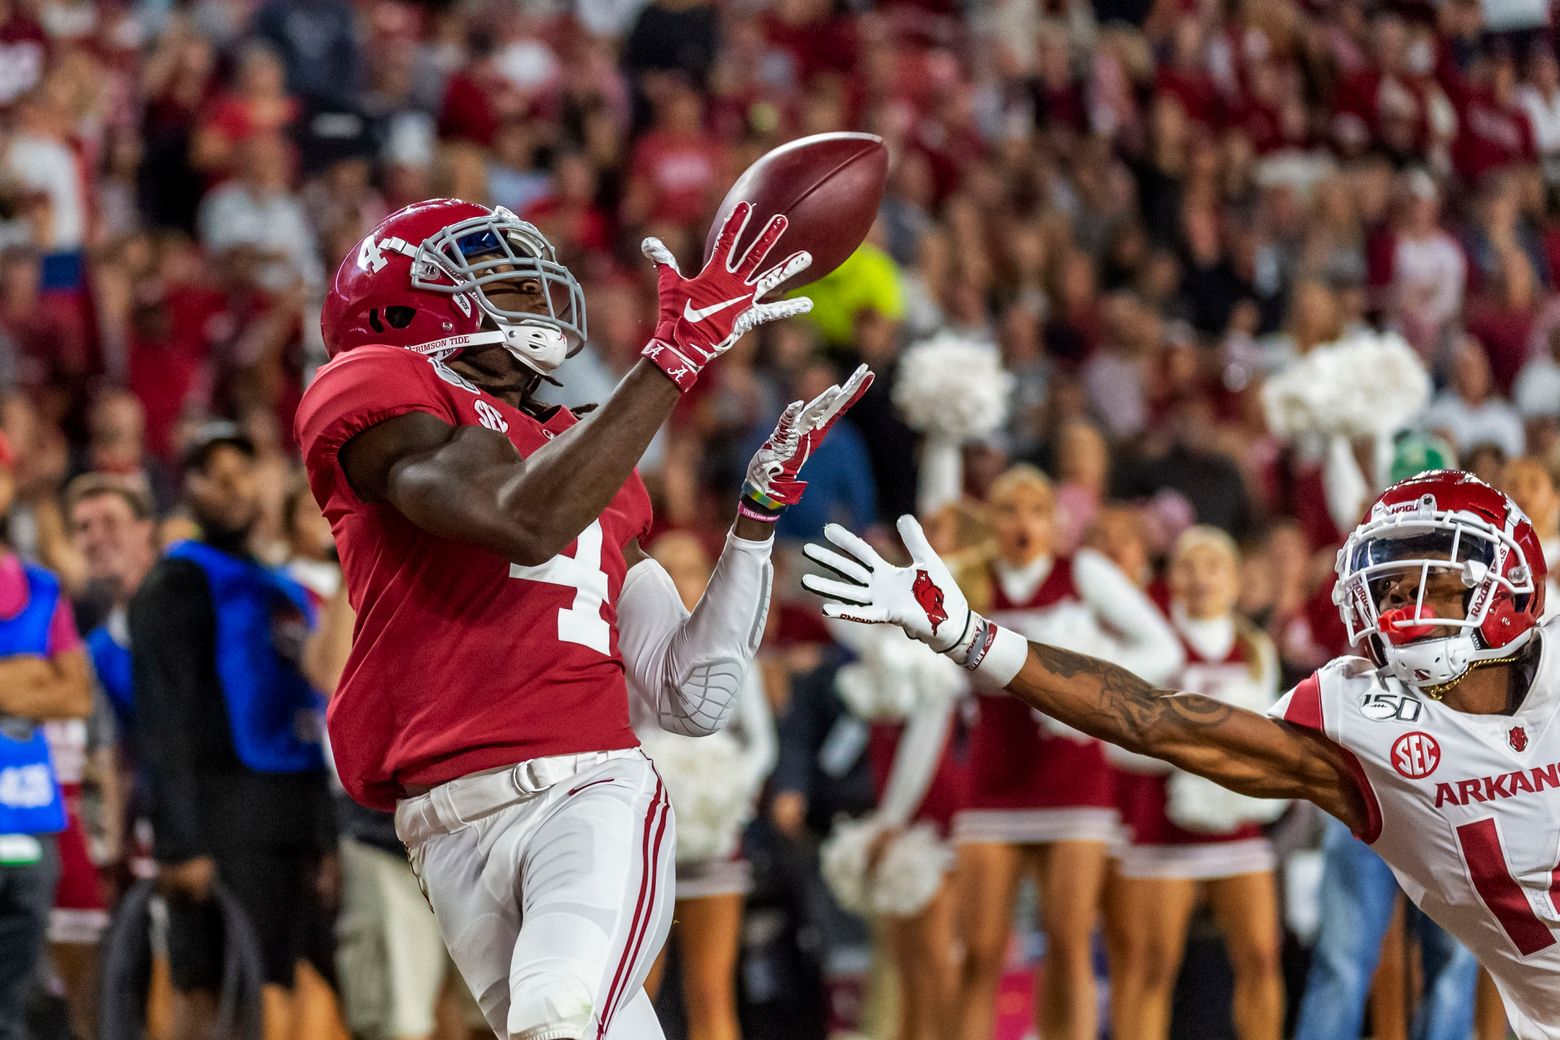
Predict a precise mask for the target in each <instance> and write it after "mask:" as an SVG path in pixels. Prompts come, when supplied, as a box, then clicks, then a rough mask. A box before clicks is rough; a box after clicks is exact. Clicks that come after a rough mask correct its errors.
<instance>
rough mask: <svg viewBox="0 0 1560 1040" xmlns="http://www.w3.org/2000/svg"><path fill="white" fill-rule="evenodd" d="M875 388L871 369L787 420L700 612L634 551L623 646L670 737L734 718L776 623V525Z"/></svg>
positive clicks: (753, 470) (752, 471) (622, 600)
mask: <svg viewBox="0 0 1560 1040" xmlns="http://www.w3.org/2000/svg"><path fill="white" fill-rule="evenodd" d="M871 384H872V373H871V372H869V371H867V367H866V366H865V365H862V366H861V367H859V368H857V369H856V371H855V372H854V373H852V374H851V377H850V378H849V379H847V380H846V381H845V382H844V383H843V384H842V385H839V386H831V387H829V389H827V390H825V391H824V392H823V393H821V394H819V395H818V396H817V397H815V398H814V399H813V400H811V401H808V402H806V403H805V404H804V403H803V402H801V401H797V402H795V403H794V404H792V405H790V406H789V407H788V408H786V410H785V412H784V413H782V415H781V416H780V421H779V423H778V424H777V425H776V426H775V431H774V433H773V434H771V435H770V437H769V439H768V440H766V441H765V442H764V444H763V446H762V447H761V448H759V450H758V453H757V454H756V455H754V456H753V461H752V462H751V463H750V464H749V466H748V474H747V481H746V482H745V483H744V484H743V488H742V498H741V501H740V503H739V504H738V507H737V522H736V525H735V526H734V527H733V529H732V531H731V533H730V534H729V535H728V536H727V538H726V546H725V548H724V549H723V550H722V552H721V554H720V559H719V560H718V561H716V564H715V571H714V573H713V574H712V575H710V580H709V583H708V584H707V585H706V586H705V589H704V595H702V596H701V597H699V602H698V604H697V605H695V606H694V608H693V610H692V611H691V612H690V611H688V610H686V609H685V608H684V607H683V602H682V598H681V596H680V595H679V594H678V591H677V586H676V585H675V584H674V583H673V582H672V579H671V576H670V575H669V574H667V573H666V571H665V570H664V569H663V568H662V567H661V565H660V564H659V563H657V562H656V561H655V560H652V559H651V558H650V557H648V556H647V555H645V553H644V552H643V551H642V550H641V549H640V548H639V546H638V544H637V543H630V544H629V545H628V546H626V547H625V549H624V556H625V558H626V559H627V561H628V565H629V571H628V575H627V576H626V577H625V578H624V579H623V589H622V591H621V592H620V593H619V594H618V604H617V612H618V648H619V650H620V651H621V652H622V655H623V660H624V664H625V666H626V667H627V669H628V673H629V678H630V683H631V686H632V687H633V688H634V690H635V692H636V693H637V694H638V695H639V696H640V697H641V698H642V699H643V701H644V703H645V706H646V707H647V708H648V709H649V711H648V713H649V714H652V715H653V716H654V717H655V720H656V724H657V725H659V726H660V727H661V728H662V729H664V730H667V731H669V732H672V733H682V734H684V735H686V736H691V737H698V736H706V735H708V734H710V733H714V732H716V731H717V730H720V729H722V728H724V727H725V725H726V723H727V722H728V721H729V720H730V718H731V715H732V712H733V711H734V710H735V708H736V704H737V696H738V693H739V691H740V690H741V689H742V684H743V680H744V677H745V676H746V675H747V671H748V667H749V665H751V664H752V661H753V655H754V654H756V653H757V652H758V644H759V641H760V640H761V639H762V638H763V634H764V621H765V619H766V618H767V617H768V615H769V594H770V589H771V586H773V584H774V567H773V565H772V564H771V563H770V561H769V553H770V548H771V545H772V543H773V538H772V537H771V536H772V535H773V533H774V521H775V520H777V519H778V518H779V516H780V514H781V513H782V512H784V510H785V508H786V506H788V505H792V504H794V503H795V502H796V501H797V500H798V499H800V498H801V495H802V491H803V489H804V488H805V487H806V486H807V485H806V483H805V482H804V481H802V480H801V479H800V475H799V474H800V472H801V468H802V464H803V463H805V462H806V461H807V458H808V456H810V455H811V454H812V451H813V449H815V448H816V447H817V446H818V445H819V444H820V443H822V442H823V439H824V437H826V436H827V435H828V432H829V430H830V428H831V427H833V425H834V423H835V422H837V421H838V420H839V417H840V416H842V415H844V414H845V411H846V409H848V408H849V407H850V406H851V405H852V404H854V403H855V402H856V401H857V400H859V399H860V398H861V395H862V394H863V393H865V392H866V389H867V387H868V386H870V385H871Z"/></svg>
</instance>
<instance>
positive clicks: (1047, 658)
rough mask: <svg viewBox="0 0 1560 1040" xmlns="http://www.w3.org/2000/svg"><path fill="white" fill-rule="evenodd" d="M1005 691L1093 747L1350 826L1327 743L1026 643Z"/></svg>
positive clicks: (1354, 817)
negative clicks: (1310, 805) (1290, 802)
mask: <svg viewBox="0 0 1560 1040" xmlns="http://www.w3.org/2000/svg"><path fill="white" fill-rule="evenodd" d="M1008 692H1009V693H1012V694H1013V695H1014V696H1016V697H1018V698H1019V699H1020V700H1023V701H1025V702H1026V703H1028V704H1030V705H1032V706H1034V707H1035V708H1037V709H1039V710H1040V711H1043V712H1045V713H1046V714H1047V715H1050V716H1052V717H1053V718H1056V719H1059V720H1061V721H1062V722H1065V723H1067V724H1068V725H1069V726H1072V727H1074V728H1075V729H1080V730H1082V731H1083V732H1085V733H1087V734H1089V735H1090V736H1093V737H1098V738H1100V739H1101V740H1107V741H1110V742H1111V743H1113V744H1117V745H1119V746H1121V747H1124V748H1126V749H1127V750H1129V751H1134V752H1137V753H1138V754H1141V755H1149V756H1152V757H1154V758H1160V759H1164V760H1165V761H1167V762H1170V763H1172V764H1174V765H1176V766H1179V767H1180V768H1182V769H1185V770H1187V771H1188V772H1192V773H1196V774H1197V775H1199V776H1204V777H1207V778H1208V779H1210V780H1213V781H1215V782H1216V783H1220V784H1223V785H1224V786H1225V787H1228V788H1231V789H1232V790H1236V791H1239V792H1241V793H1243V794H1248V795H1252V796H1254V797H1258V798H1307V799H1309V800H1311V801H1314V802H1316V803H1317V804H1318V805H1320V806H1321V807H1322V808H1324V809H1326V810H1327V811H1328V812H1331V813H1333V814H1334V815H1335V816H1338V817H1339V818H1340V819H1342V820H1344V822H1346V823H1349V824H1350V826H1354V823H1355V822H1356V821H1358V820H1359V819H1360V818H1361V817H1360V813H1361V812H1362V811H1363V810H1362V809H1361V807H1360V803H1359V801H1358V797H1357V795H1356V794H1354V793H1353V787H1352V784H1351V783H1350V782H1349V781H1348V780H1347V779H1346V771H1345V768H1346V767H1345V766H1344V764H1343V763H1342V762H1341V761H1340V759H1339V758H1338V757H1337V752H1336V750H1335V749H1333V748H1332V747H1331V746H1330V745H1329V744H1328V742H1327V741H1325V740H1323V739H1320V738H1315V737H1312V736H1311V735H1308V734H1306V733H1304V732H1303V731H1300V730H1295V729H1292V728H1291V727H1289V726H1287V725H1286V724H1284V723H1282V722H1277V721H1274V720H1273V719H1269V718H1267V717H1266V716H1263V715H1260V714H1258V713H1256V712H1251V711H1246V710H1244V709H1241V708H1237V707H1235V706H1234V705H1230V704H1226V703H1224V702H1223V701H1220V700H1217V699H1215V698H1213V697H1205V696H1203V695H1201V694H1195V693H1179V692H1176V691H1175V690H1167V689H1164V688H1162V687H1158V686H1155V685H1154V684H1152V683H1148V682H1144V681H1143V680H1142V679H1139V678H1138V677H1137V676H1135V675H1133V674H1132V673H1131V672H1129V671H1127V670H1126V669H1124V668H1118V667H1117V666H1116V665H1113V664H1110V663H1108V662H1106V661H1101V660H1097V659H1096V658H1093V657H1088V656H1086V655H1084V654H1078V653H1073V652H1072V651H1070V650H1062V649H1059V648H1057V647H1054V646H1045V645H1042V644H1039V643H1031V644H1029V659H1028V661H1027V662H1026V663H1025V665H1024V667H1023V669H1022V670H1021V671H1020V672H1019V673H1018V675H1017V676H1016V677H1015V678H1014V680H1013V681H1012V682H1011V683H1009V684H1008Z"/></svg>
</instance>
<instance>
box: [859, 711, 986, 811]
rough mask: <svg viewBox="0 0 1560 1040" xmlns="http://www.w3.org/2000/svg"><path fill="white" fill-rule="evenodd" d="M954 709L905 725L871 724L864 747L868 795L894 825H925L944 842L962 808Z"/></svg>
mask: <svg viewBox="0 0 1560 1040" xmlns="http://www.w3.org/2000/svg"><path fill="white" fill-rule="evenodd" d="M961 728H962V727H961V725H960V720H959V715H958V705H957V704H942V705H938V706H936V707H931V708H925V709H922V710H921V711H920V712H917V713H916V714H915V715H913V716H911V717H910V718H909V719H907V720H906V721H905V722H902V723H901V722H875V723H873V724H872V731H871V736H870V738H869V741H868V744H867V759H868V763H869V764H870V765H871V767H872V793H873V795H874V798H875V800H876V802H877V806H878V812H879V813H882V814H883V815H884V816H885V817H886V818H887V819H888V820H889V821H890V822H891V823H892V824H894V825H895V826H900V827H904V826H911V825H914V824H917V823H928V824H931V826H932V827H933V828H934V829H935V830H936V831H937V836H938V837H939V838H941V839H943V840H947V838H948V835H949V834H950V833H951V832H952V830H953V818H954V816H955V815H956V814H957V813H958V811H959V810H960V809H961V808H963V806H964V792H965V782H966V779H967V778H966V774H965V768H964V765H965V764H964V762H963V760H962V758H961V756H960V754H959V744H960V740H959V734H960V729H961Z"/></svg>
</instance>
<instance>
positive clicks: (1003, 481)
mask: <svg viewBox="0 0 1560 1040" xmlns="http://www.w3.org/2000/svg"><path fill="white" fill-rule="evenodd" d="M1054 507H1055V499H1054V496H1053V494H1052V491H1051V484H1050V481H1048V480H1047V479H1046V477H1045V476H1044V475H1043V474H1042V473H1041V472H1040V471H1039V470H1037V469H1035V468H1034V467H1032V466H1015V467H1013V468H1012V469H1010V470H1008V471H1007V472H1005V473H1004V474H1002V475H1001V476H1000V477H999V478H998V479H997V480H996V481H995V482H994V483H993V485H992V489H991V495H990V510H991V522H992V527H993V533H994V536H995V537H994V542H995V548H994V553H993V555H992V557H991V558H989V559H988V560H986V561H985V562H984V563H983V564H982V565H981V566H979V567H978V568H975V569H974V570H973V571H966V572H965V573H964V574H963V575H961V576H960V579H961V580H960V584H961V587H963V588H964V590H965V594H966V596H968V597H969V598H970V602H971V604H972V605H974V604H979V606H976V607H975V609H977V610H980V611H982V612H983V613H986V614H987V616H988V617H995V618H1000V619H1001V621H1000V623H1001V624H1003V625H1006V626H1008V627H1010V628H1013V629H1015V630H1017V631H1019V632H1022V633H1023V634H1024V635H1026V636H1027V637H1029V638H1031V639H1040V640H1043V641H1046V642H1051V643H1060V644H1062V645H1069V646H1071V648H1073V649H1077V650H1081V651H1084V652H1088V653H1092V654H1095V655H1097V656H1104V657H1106V658H1108V659H1111V660H1114V661H1116V662H1117V663H1119V664H1121V665H1123V666H1124V667H1127V668H1130V669H1131V670H1132V671H1134V672H1136V673H1137V674H1138V675H1141V676H1143V677H1144V678H1145V679H1147V680H1148V681H1150V682H1166V681H1168V680H1169V679H1170V678H1171V677H1172V676H1173V675H1174V674H1175V673H1176V672H1177V671H1178V670H1179V669H1180V667H1181V664H1182V651H1181V646H1180V642H1179V640H1178V639H1177V638H1176V637H1175V634H1174V633H1173V632H1172V631H1171V630H1170V628H1169V626H1168V625H1167V624H1166V623H1165V621H1164V619H1163V617H1162V616H1161V615H1160V613H1159V611H1158V610H1156V609H1155V608H1154V606H1153V604H1152V603H1150V602H1149V600H1148V599H1147V597H1145V596H1144V594H1143V593H1142V592H1141V591H1140V590H1139V589H1138V588H1137V587H1136V586H1135V585H1134V584H1133V583H1132V581H1131V580H1129V579H1128V578H1127V577H1126V576H1125V575H1124V574H1122V572H1121V571H1120V570H1119V569H1118V568H1117V567H1116V566H1115V565H1114V564H1112V563H1111V562H1110V561H1109V560H1108V559H1106V558H1105V557H1104V556H1102V555H1101V554H1100V553H1098V552H1096V551H1093V550H1090V549H1082V550H1079V551H1078V552H1077V553H1076V554H1075V555H1073V556H1071V557H1068V556H1057V555H1055V554H1054V551H1053V544H1054V535H1053V530H1054V528H1053V524H1054V511H1055V510H1054ZM1107 631H1108V632H1111V633H1118V634H1119V635H1117V636H1116V637H1115V638H1109V639H1107V638H1105V637H1104V636H1103V633H1104V632H1107ZM976 701H977V704H978V711H977V715H976V721H975V723H974V726H973V728H972V731H971V735H970V750H969V767H968V770H969V780H968V786H967V790H966V798H965V806H964V808H963V809H961V810H960V811H959V813H958V814H957V815H956V816H955V819H954V840H955V842H956V843H957V846H958V860H957V866H956V875H957V878H958V888H959V893H958V899H957V907H956V911H957V917H958V921H959V923H960V926H961V928H962V930H963V933H964V934H963V940H964V950H965V957H966V962H965V964H964V966H963V971H962V973H961V979H960V987H959V993H958V996H957V998H956V1001H955V1014H954V1022H955V1031H954V1032H952V1033H951V1034H950V1035H953V1036H955V1037H958V1038H959V1040H989V1038H990V1037H991V1035H992V1028H993V1020H994V1017H995V1009H994V1004H995V1000H996V994H997V987H998V984H999V982H1000V980H1001V975H1002V969H1003V962H1004V959H1005V957H1006V953H1007V945H1008V935H1009V932H1010V931H1011V926H1012V917H1013V907H1014V903H1015V901H1016V899H1017V895H1018V887H1019V882H1020V881H1021V880H1022V878H1023V877H1024V876H1026V875H1029V876H1032V877H1034V879H1035V881H1036V884H1037V885H1038V888H1039V893H1040V904H1041V914H1042V921H1041V925H1042V927H1043V929H1044V931H1045V934H1046V939H1047V950H1048V953H1047V956H1046V968H1045V977H1044V990H1043V993H1042V994H1041V997H1040V1003H1039V1014H1038V1016H1037V1017H1038V1025H1039V1034H1040V1036H1041V1037H1042V1038H1044V1040H1093V1038H1094V1037H1095V1036H1096V1035H1097V1034H1098V1023H1097V1018H1098V1013H1097V1011H1096V998H1095V983H1094V970H1093V958H1092V953H1091V936H1092V933H1093V931H1094V927H1095V923H1096V920H1097V918H1098V916H1099V905H1100V898H1101V891H1102V888H1103V885H1104V881H1105V873H1106V857H1107V854H1108V852H1109V849H1110V846H1111V844H1112V842H1113V841H1114V839H1115V837H1116V833H1117V828H1118V824H1119V817H1118V814H1117V812H1116V809H1115V803H1114V791H1113V785H1112V779H1111V778H1112V772H1113V771H1112V769H1111V767H1110V766H1109V765H1108V764H1107V763H1106V761H1105V756H1104V751H1103V749H1102V746H1101V744H1100V743H1099V742H1098V741H1096V740H1093V739H1091V738H1089V737H1086V736H1084V735H1083V734H1081V733H1078V732H1077V731H1075V730H1071V729H1069V728H1067V727H1065V726H1061V725H1059V724H1057V723H1055V722H1053V721H1050V720H1045V721H1042V719H1041V717H1040V716H1039V715H1037V714H1036V713H1034V712H1032V711H1030V709H1029V708H1028V707H1027V706H1025V705H1024V704H1022V703H1021V702H1018V701H1016V700H1014V699H1013V698H1011V697H1005V696H1002V695H1001V694H996V693H993V694H984V693H981V694H979V695H978V696H977V697H976Z"/></svg>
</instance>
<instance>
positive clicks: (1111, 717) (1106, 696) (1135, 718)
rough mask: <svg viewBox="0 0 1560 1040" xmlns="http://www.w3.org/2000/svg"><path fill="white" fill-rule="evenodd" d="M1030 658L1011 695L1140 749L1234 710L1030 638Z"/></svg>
mask: <svg viewBox="0 0 1560 1040" xmlns="http://www.w3.org/2000/svg"><path fill="white" fill-rule="evenodd" d="M1029 660H1030V665H1029V666H1026V667H1025V669H1024V671H1023V672H1021V673H1020V674H1019V679H1018V680H1017V681H1015V682H1014V684H1013V686H1012V687H1011V690H1012V692H1013V693H1014V694H1015V695H1017V696H1018V697H1019V698H1020V699H1022V700H1024V701H1027V702H1029V703H1030V704H1032V705H1034V706H1035V707H1036V708H1039V709H1040V710H1041V711H1044V712H1046V713H1047V714H1050V715H1054V716H1055V717H1056V718H1058V719H1061V720H1062V721H1063V722H1065V723H1067V724H1068V725H1069V726H1072V727H1074V728H1076V729H1081V730H1083V731H1084V732H1085V733H1088V734H1089V735H1090V736H1094V737H1099V738H1100V739H1102V740H1109V741H1111V742H1112V743H1114V744H1119V745H1121V746H1122V747H1124V748H1126V749H1127V750H1129V751H1136V752H1138V753H1140V754H1153V753H1154V748H1155V745H1156V743H1157V739H1158V738H1160V737H1163V736H1167V735H1169V734H1170V732H1171V731H1175V730H1180V731H1185V730H1196V729H1210V728H1212V727H1215V726H1218V725H1219V724H1220V723H1222V722H1223V721H1224V720H1225V719H1226V718H1228V717H1229V714H1230V712H1231V711H1233V710H1234V709H1233V708H1231V707H1230V706H1229V705H1228V704H1225V703H1224V702H1222V701H1218V700H1214V699H1213V698H1211V697H1204V696H1201V695H1200V694H1192V693H1177V692H1176V691H1174V690H1167V689H1164V688H1162V687H1158V686H1155V685H1153V684H1152V683H1148V682H1145V681H1143V680H1142V679H1139V678H1138V677H1137V676H1136V675H1133V674H1132V673H1131V672H1129V671H1127V670H1126V669H1124V668H1118V667H1116V666H1115V665H1113V664H1109V663H1107V662H1105V661H1101V660H1099V659H1098V658H1094V657H1089V656H1087V655H1085V654H1079V653H1074V652H1073V651H1071V650H1063V649H1061V648H1059V647H1054V646H1046V645H1043V644H1040V643H1030V644H1029ZM1036 665H1038V666H1039V667H1038V669H1036V668H1035V667H1034V666H1036ZM1036 680H1038V681H1036Z"/></svg>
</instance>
